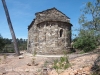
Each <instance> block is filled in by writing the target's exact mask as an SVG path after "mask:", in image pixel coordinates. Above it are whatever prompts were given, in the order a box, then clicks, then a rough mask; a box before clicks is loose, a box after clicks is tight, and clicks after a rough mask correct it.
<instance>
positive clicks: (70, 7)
mask: <svg viewBox="0 0 100 75" xmlns="http://www.w3.org/2000/svg"><path fill="white" fill-rule="evenodd" d="M5 1H6V4H7V7H8V10H9V14H10V18H11V21H12V25H13V28H14V31H15V35H16V38H24V39H27V37H28V30H27V28H28V25H29V24H30V23H31V21H32V20H33V19H34V18H35V13H36V12H41V11H43V10H46V9H50V8H52V7H56V8H57V9H58V10H60V11H61V12H63V13H64V14H65V15H67V16H68V17H70V22H71V23H72V24H73V27H72V33H73V34H78V32H77V31H75V29H79V28H80V25H79V24H78V19H79V17H80V15H81V12H80V9H81V8H83V7H84V5H85V3H86V2H88V1H93V0H5ZM0 34H1V35H2V36H3V37H4V38H11V34H10V30H9V27H8V23H7V20H6V16H5V12H4V8H3V5H2V2H1V0H0ZM73 37H74V36H73Z"/></svg>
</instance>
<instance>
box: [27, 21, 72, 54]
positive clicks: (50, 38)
mask: <svg viewBox="0 0 100 75" xmlns="http://www.w3.org/2000/svg"><path fill="white" fill-rule="evenodd" d="M70 30H71V25H70V24H69V23H67V22H60V21H44V22H41V23H39V24H37V25H33V26H32V27H31V28H30V30H29V32H28V51H29V52H31V53H33V52H34V51H36V52H37V54H62V53H64V52H65V51H67V47H70V42H71V40H70V39H71V37H70V36H71V34H70Z"/></svg>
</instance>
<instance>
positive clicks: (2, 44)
mask: <svg viewBox="0 0 100 75" xmlns="http://www.w3.org/2000/svg"><path fill="white" fill-rule="evenodd" d="M4 46H5V42H4V39H3V37H2V36H1V35H0V51H2V49H3V48H4Z"/></svg>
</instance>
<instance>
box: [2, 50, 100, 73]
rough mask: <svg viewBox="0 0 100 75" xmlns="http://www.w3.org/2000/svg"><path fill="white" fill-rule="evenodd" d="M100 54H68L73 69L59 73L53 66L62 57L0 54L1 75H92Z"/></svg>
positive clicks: (22, 53) (23, 52) (25, 53)
mask: <svg viewBox="0 0 100 75" xmlns="http://www.w3.org/2000/svg"><path fill="white" fill-rule="evenodd" d="M99 53H100V51H98V52H91V53H85V54H75V53H74V54H73V53H72V54H68V57H69V62H70V64H71V67H69V68H68V69H66V70H59V71H57V70H55V69H53V68H52V64H53V61H54V60H55V59H59V58H60V57H61V56H62V55H36V56H33V55H32V54H29V53H27V52H26V51H22V52H21V55H20V56H16V55H15V54H14V53H10V54H0V75H91V67H92V66H93V64H94V61H95V60H96V59H97V57H98V54H99Z"/></svg>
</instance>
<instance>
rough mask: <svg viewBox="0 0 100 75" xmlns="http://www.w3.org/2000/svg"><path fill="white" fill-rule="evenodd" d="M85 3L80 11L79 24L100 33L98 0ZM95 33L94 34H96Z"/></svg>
mask: <svg viewBox="0 0 100 75" xmlns="http://www.w3.org/2000/svg"><path fill="white" fill-rule="evenodd" d="M93 1H94V2H93V3H92V2H87V3H86V5H85V7H84V8H83V9H82V10H81V11H82V15H81V17H80V18H79V23H80V24H81V25H82V26H83V27H84V28H85V29H88V30H91V29H92V30H95V31H97V32H98V31H100V0H93ZM97 32H96V33H97Z"/></svg>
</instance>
